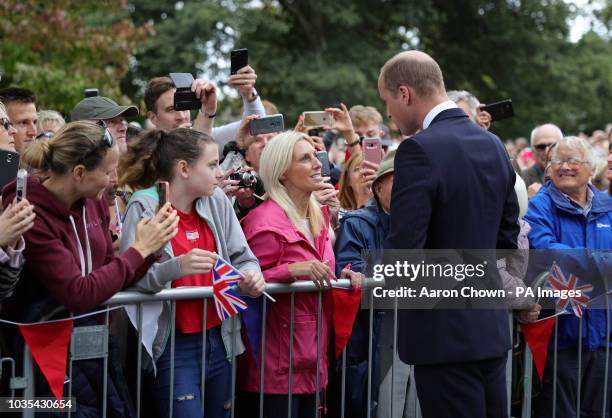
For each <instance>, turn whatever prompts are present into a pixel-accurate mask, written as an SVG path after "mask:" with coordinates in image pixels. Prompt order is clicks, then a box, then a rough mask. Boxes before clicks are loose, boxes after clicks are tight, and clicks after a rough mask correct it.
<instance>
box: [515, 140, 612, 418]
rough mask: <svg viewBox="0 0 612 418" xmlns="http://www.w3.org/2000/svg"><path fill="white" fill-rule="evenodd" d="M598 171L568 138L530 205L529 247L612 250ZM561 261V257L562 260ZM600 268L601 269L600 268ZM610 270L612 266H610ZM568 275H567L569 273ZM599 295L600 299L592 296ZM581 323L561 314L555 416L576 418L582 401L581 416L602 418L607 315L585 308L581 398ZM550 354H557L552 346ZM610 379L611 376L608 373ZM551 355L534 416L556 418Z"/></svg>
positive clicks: (581, 145)
mask: <svg viewBox="0 0 612 418" xmlns="http://www.w3.org/2000/svg"><path fill="white" fill-rule="evenodd" d="M593 172H594V162H593V156H592V150H591V147H590V145H589V144H588V143H587V142H586V141H583V140H582V139H580V138H576V137H566V138H563V139H562V140H560V141H559V142H558V143H557V145H556V147H555V148H554V149H553V151H552V155H551V167H550V178H551V181H549V182H548V183H547V184H546V185H545V186H544V187H542V189H541V190H540V192H539V193H538V194H536V195H535V196H534V197H533V198H532V199H531V201H530V202H529V209H528V211H527V214H526V215H525V220H526V221H527V222H528V223H529V225H530V226H531V231H530V233H529V243H530V246H531V248H534V249H552V250H560V251H563V250H573V251H567V252H566V253H567V255H568V256H572V257H576V253H580V254H579V255H583V253H582V252H580V251H578V250H610V249H612V197H610V196H609V195H608V194H607V193H605V192H601V191H599V190H597V189H596V188H595V187H593V185H592V184H590V183H589V179H590V178H591V176H592V175H593ZM590 253H591V252H590V251H585V254H584V256H585V257H578V261H579V262H580V264H583V266H582V267H586V268H588V266H586V265H585V264H588V263H589V260H591V261H593V262H595V258H596V257H591V254H590ZM561 258H563V257H561ZM600 268H601V266H600ZM607 268H609V265H607ZM566 273H567V272H566ZM594 296H596V295H594ZM579 321H580V320H579V318H578V317H577V316H575V315H561V316H560V317H559V318H558V322H557V332H558V335H557V340H558V342H557V350H558V351H557V364H558V367H557V401H556V403H557V406H556V416H557V417H575V416H577V415H576V401H577V396H578V395H580V396H581V411H580V416H608V411H605V412H606V413H605V414H603V412H604V411H603V410H602V408H603V400H604V396H605V397H606V398H607V402H606V403H607V405H608V408H609V407H610V405H611V401H612V399H611V394H612V382H611V381H610V380H609V381H608V385H607V392H606V393H604V390H603V388H604V378H605V376H606V374H605V369H606V367H605V354H606V353H605V347H606V336H607V335H608V334H609V332H610V329H609V327H606V311H605V310H603V309H587V310H585V312H584V314H583V324H582V328H583V331H582V371H581V373H580V379H581V382H580V383H581V388H582V389H581V393H580V394H578V374H579V373H578V344H579V341H578V336H579ZM551 343H552V344H551V346H550V349H551V350H552V349H554V342H553V341H551ZM607 376H610V369H609V370H608V373H607ZM553 388H554V382H553V355H552V353H551V355H549V356H548V360H547V364H546V369H545V372H544V382H543V385H542V396H541V397H540V401H539V402H538V403H536V412H537V414H536V416H538V417H548V416H552V409H553V408H552V402H553Z"/></svg>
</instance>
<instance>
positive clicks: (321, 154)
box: [315, 151, 331, 182]
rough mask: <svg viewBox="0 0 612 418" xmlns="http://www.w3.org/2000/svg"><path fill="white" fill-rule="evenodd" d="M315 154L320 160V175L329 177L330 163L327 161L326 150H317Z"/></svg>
mask: <svg viewBox="0 0 612 418" xmlns="http://www.w3.org/2000/svg"><path fill="white" fill-rule="evenodd" d="M315 155H316V156H317V159H318V160H319V161H320V162H321V177H331V164H330V163H329V155H328V154H327V151H317V153H316V154H315ZM328 182H329V180H328Z"/></svg>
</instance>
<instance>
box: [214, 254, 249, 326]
mask: <svg viewBox="0 0 612 418" xmlns="http://www.w3.org/2000/svg"><path fill="white" fill-rule="evenodd" d="M241 279H242V276H241V275H240V272H238V270H236V269H235V268H234V267H232V266H231V265H230V264H229V263H228V262H227V261H225V260H224V259H222V258H221V257H219V258H217V261H216V262H215V266H214V267H213V298H214V300H215V309H216V310H217V316H219V319H221V320H222V321H224V320H226V319H227V318H231V317H232V316H234V315H236V314H238V313H240V312H242V311H244V310H245V309H246V308H247V307H248V305H247V303H246V302H245V301H243V300H242V299H241V298H240V296H238V293H237V292H236V289H235V288H234V286H235V285H236V284H237V283H238V281H240V280H241Z"/></svg>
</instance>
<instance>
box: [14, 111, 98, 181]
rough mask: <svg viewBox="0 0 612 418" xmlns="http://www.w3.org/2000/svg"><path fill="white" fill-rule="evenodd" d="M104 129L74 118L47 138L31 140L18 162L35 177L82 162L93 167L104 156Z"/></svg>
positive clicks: (59, 170) (61, 172)
mask: <svg viewBox="0 0 612 418" xmlns="http://www.w3.org/2000/svg"><path fill="white" fill-rule="evenodd" d="M103 134H104V130H103V129H102V127H100V126H99V125H97V124H96V123H93V122H88V121H78V122H71V123H69V124H67V125H64V127H63V128H62V129H60V130H59V131H58V132H57V133H56V134H55V136H54V137H53V138H51V139H50V140H49V141H44V142H35V143H33V144H32V145H30V146H29V147H28V148H27V149H26V150H25V152H24V153H23V155H22V156H21V161H20V165H21V166H22V167H23V168H26V169H27V170H28V171H31V172H32V173H33V174H34V175H36V176H39V177H48V176H49V175H50V174H51V173H54V174H60V175H61V174H66V173H67V172H69V171H70V170H71V169H72V168H73V167H74V166H76V165H78V164H82V165H84V166H85V168H86V169H87V170H93V169H95V168H96V167H97V166H98V165H99V164H100V163H101V162H102V160H103V159H104V157H105V156H106V153H107V151H108V150H109V147H107V146H106V145H105V144H104V143H103V141H102V137H103Z"/></svg>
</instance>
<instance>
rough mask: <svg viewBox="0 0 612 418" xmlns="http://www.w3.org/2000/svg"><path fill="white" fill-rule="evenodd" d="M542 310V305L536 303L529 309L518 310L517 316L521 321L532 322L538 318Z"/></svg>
mask: <svg viewBox="0 0 612 418" xmlns="http://www.w3.org/2000/svg"><path fill="white" fill-rule="evenodd" d="M541 310H542V307H541V306H540V305H538V304H537V303H536V304H534V305H533V306H532V307H531V308H529V309H522V310H520V311H518V312H517V314H516V316H517V319H518V321H519V322H521V323H524V324H531V323H534V322H535V321H537V320H538V318H539V317H540V311H541Z"/></svg>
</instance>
